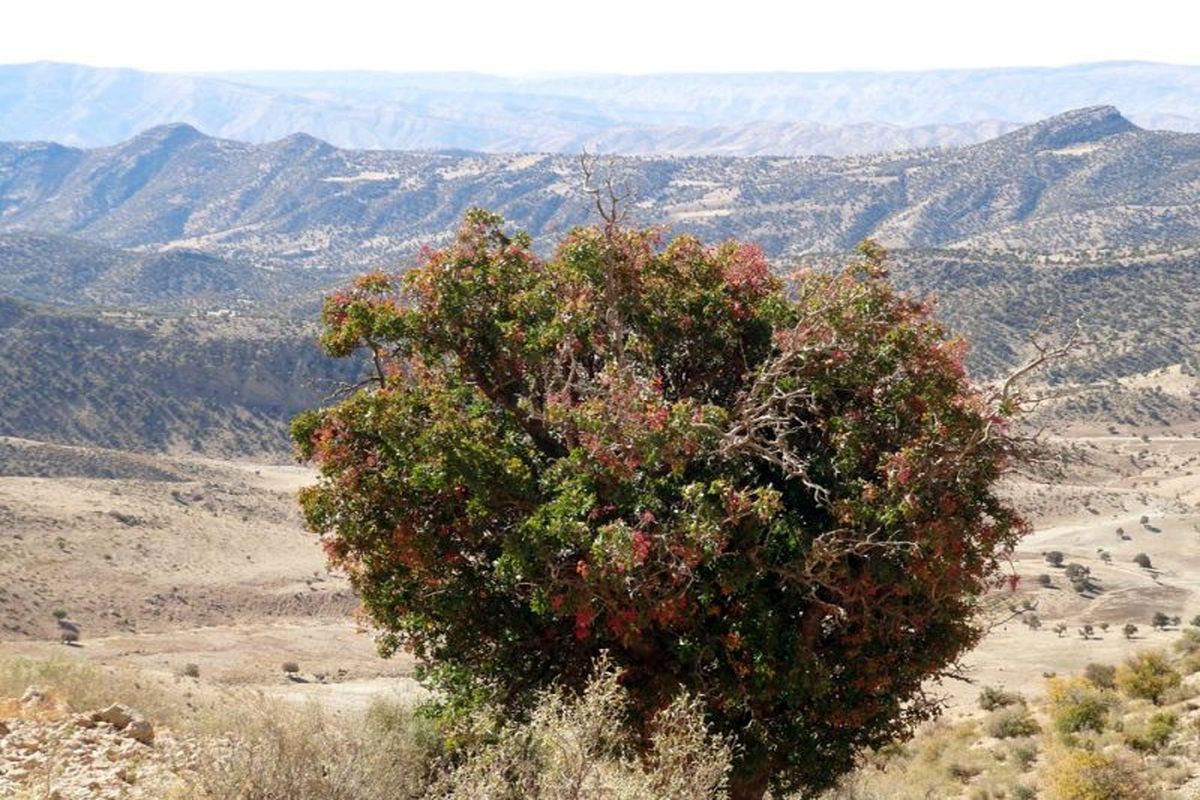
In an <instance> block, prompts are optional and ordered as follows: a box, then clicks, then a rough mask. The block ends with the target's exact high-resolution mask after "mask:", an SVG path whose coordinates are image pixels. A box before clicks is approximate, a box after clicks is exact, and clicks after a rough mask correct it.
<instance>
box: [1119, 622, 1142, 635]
mask: <svg viewBox="0 0 1200 800" xmlns="http://www.w3.org/2000/svg"><path fill="white" fill-rule="evenodd" d="M1121 632H1122V633H1123V634H1125V638H1126V639H1132V638H1133V637H1134V636H1136V635H1137V632H1138V626H1137V625H1134V624H1133V623H1132V622H1126V623H1125V627H1124V628H1122V629H1121Z"/></svg>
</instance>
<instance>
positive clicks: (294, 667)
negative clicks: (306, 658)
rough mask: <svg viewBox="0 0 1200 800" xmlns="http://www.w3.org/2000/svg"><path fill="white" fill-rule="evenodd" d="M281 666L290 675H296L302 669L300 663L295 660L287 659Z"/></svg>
mask: <svg viewBox="0 0 1200 800" xmlns="http://www.w3.org/2000/svg"><path fill="white" fill-rule="evenodd" d="M279 666H280V668H281V669H282V670H283V671H284V672H285V673H287V674H288V675H294V674H296V673H297V672H299V671H300V665H299V664H297V663H296V662H295V661H285V662H283V663H282V664H280V665H279Z"/></svg>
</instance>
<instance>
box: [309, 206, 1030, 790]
mask: <svg viewBox="0 0 1200 800" xmlns="http://www.w3.org/2000/svg"><path fill="white" fill-rule="evenodd" d="M323 320H324V324H325V334H324V339H323V342H324V345H325V347H326V348H327V350H328V352H329V353H331V354H333V355H335V356H346V355H350V354H351V353H353V352H355V351H359V350H365V351H366V352H367V353H368V354H369V355H370V357H371V360H372V362H373V363H372V371H371V375H372V377H371V378H370V379H369V380H368V381H367V382H366V383H365V384H364V385H363V386H362V387H360V388H358V389H357V390H356V391H354V392H353V393H351V394H349V395H348V396H347V397H345V399H343V400H342V401H341V402H339V403H337V404H336V405H332V406H330V407H327V408H322V409H319V410H316V411H313V412H310V413H307V414H304V415H302V416H300V417H299V418H297V420H296V421H295V423H294V426H293V432H294V436H295V440H296V442H297V443H298V446H299V449H300V453H301V455H302V457H303V458H304V459H306V460H309V461H311V462H313V463H314V464H315V465H316V466H317V467H318V469H319V472H320V479H319V482H318V484H317V485H315V486H313V487H312V488H309V489H307V490H305V491H304V492H303V494H302V503H303V507H304V511H305V515H306V518H307V521H308V524H309V525H310V526H311V528H312V529H313V530H314V531H317V532H319V533H320V534H321V536H322V538H323V542H324V545H325V548H326V550H327V552H328V554H329V557H330V559H331V560H332V562H333V563H334V564H336V565H337V566H339V567H341V568H343V569H344V570H345V571H346V572H347V573H348V574H349V576H350V578H351V580H352V582H353V584H354V586H355V588H356V589H357V591H358V592H359V593H360V594H361V597H362V601H363V605H364V607H365V610H366V612H367V613H368V614H369V615H370V617H371V619H372V620H373V621H374V623H375V624H376V625H377V626H378V627H379V629H380V631H381V636H380V642H381V646H382V649H383V651H384V652H385V653H390V652H392V651H394V650H396V649H397V648H401V647H403V648H405V649H407V650H410V651H411V652H413V653H414V654H415V655H416V656H417V658H418V659H419V660H420V662H421V663H422V664H424V665H425V670H426V673H425V674H426V677H427V678H428V679H429V680H430V681H431V682H432V684H433V685H434V686H435V687H437V688H438V689H439V690H441V696H442V697H443V698H445V700H446V701H447V702H449V703H455V702H478V701H480V700H485V699H486V700H490V701H493V702H498V703H501V704H503V705H504V706H506V707H508V708H510V709H511V710H512V711H513V712H514V713H519V712H520V709H521V708H522V704H523V703H524V702H526V701H527V700H528V699H529V698H531V697H532V696H533V693H532V691H531V690H533V689H535V688H537V687H542V686H545V685H547V684H549V683H551V682H554V681H560V682H563V683H565V684H566V685H582V684H583V683H584V682H585V681H586V679H587V677H588V676H589V673H590V670H591V666H592V664H593V662H594V660H595V659H596V657H597V656H598V654H600V653H601V652H603V651H607V652H608V653H609V654H610V657H611V659H612V661H613V662H614V663H615V664H616V665H617V666H619V667H620V668H621V670H622V681H623V683H624V685H625V686H626V687H627V688H628V689H629V691H630V695H631V697H633V698H634V701H635V703H636V705H637V709H636V712H635V714H634V717H635V719H634V720H633V721H634V722H635V723H636V722H637V720H639V719H649V718H651V716H652V714H653V712H654V711H656V710H658V709H661V708H663V707H665V706H666V705H667V704H668V703H669V702H670V701H671V699H672V698H673V697H674V696H676V695H677V694H678V693H679V692H680V691H681V690H687V691H689V692H692V693H696V694H698V695H700V696H702V697H703V698H704V701H705V703H706V704H707V708H708V714H709V719H710V721H711V723H712V725H713V726H714V727H715V728H716V729H717V730H719V731H721V732H723V733H725V734H728V735H730V736H732V737H733V738H734V739H735V740H736V742H737V745H738V751H737V760H736V767H735V774H734V777H733V780H732V784H731V795H732V796H733V797H734V798H753V797H759V796H761V795H762V793H763V792H764V791H765V789H766V788H767V786H768V784H770V785H771V786H773V787H775V788H776V789H777V790H789V789H801V790H805V791H817V790H819V789H821V788H823V787H827V786H828V785H830V784H831V783H832V782H833V781H835V780H836V779H837V778H838V776H840V775H841V774H842V773H844V772H845V771H847V770H848V769H850V768H851V767H852V765H853V762H854V758H855V755H856V754H857V753H858V752H859V751H860V750H862V749H863V748H867V747H873V746H877V745H881V744H883V743H885V742H888V741H890V740H893V739H894V738H896V737H901V736H904V735H905V734H906V733H907V732H908V731H909V730H910V729H911V728H912V726H913V724H914V723H916V722H918V721H920V720H924V719H926V718H928V717H929V716H930V715H931V714H932V713H933V712H934V711H935V705H936V704H935V703H934V702H933V701H932V700H931V699H930V698H929V697H927V696H926V695H925V694H924V692H923V688H922V686H923V684H924V683H925V682H926V681H927V679H929V678H930V677H931V676H936V675H938V674H940V673H942V672H943V671H945V670H946V669H947V668H948V667H950V666H952V665H953V664H954V662H955V661H956V659H957V658H958V657H959V656H960V655H961V654H962V653H963V652H964V651H965V650H966V649H968V648H970V647H971V646H972V645H973V644H974V643H975V642H976V641H977V639H978V637H979V630H978V629H977V627H976V625H975V624H974V615H975V613H976V601H977V599H978V598H979V596H980V595H981V593H983V592H984V591H986V590H987V588H988V586H989V583H990V582H991V581H992V580H994V579H995V577H996V574H997V569H998V565H999V561H1000V559H1001V558H1002V557H1003V555H1004V554H1005V553H1006V552H1007V551H1008V550H1009V549H1010V548H1011V547H1012V545H1013V544H1014V543H1015V542H1016V540H1017V539H1018V538H1019V537H1020V536H1021V535H1022V534H1023V533H1024V532H1025V530H1026V524H1025V522H1024V521H1023V520H1022V519H1021V518H1020V517H1019V516H1018V514H1017V513H1015V512H1014V511H1013V509H1011V508H1010V507H1009V506H1007V505H1006V504H1005V502H1004V501H1003V500H1002V499H1001V498H1000V497H998V496H997V494H996V493H995V491H994V487H995V484H996V482H997V479H998V478H1000V477H1001V475H1002V474H1003V473H1004V472H1005V470H1006V469H1007V468H1008V467H1009V466H1010V463H1011V462H1012V460H1013V458H1014V456H1015V455H1017V454H1018V452H1019V450H1018V447H1017V444H1016V442H1015V440H1014V438H1013V437H1012V436H1011V435H1010V434H1009V433H1007V432H1006V431H1007V424H1008V421H1009V418H1010V417H1011V416H1012V414H1013V412H1014V408H1015V404H1014V402H1013V401H1012V399H1011V398H1009V397H1007V395H1006V394H1003V393H995V394H984V393H982V392H981V391H978V390H976V389H975V388H973V387H972V386H971V385H970V383H969V382H968V379H967V377H966V376H965V374H964V371H963V364H962V359H963V353H964V344H963V343H962V342H961V341H959V340H957V339H953V338H950V337H949V336H948V335H947V333H946V331H945V330H944V329H943V328H942V326H941V325H939V324H938V322H937V321H936V320H934V318H933V317H932V316H931V309H930V307H929V305H928V304H926V303H922V302H916V301H914V300H911V299H909V298H906V297H904V296H901V295H899V294H898V293H897V292H896V291H895V290H894V289H893V288H892V286H891V285H890V284H889V283H888V281H887V279H886V271H885V269H884V266H883V256H882V253H881V251H879V250H878V248H875V247H873V246H871V245H869V244H868V245H865V246H864V247H862V248H860V258H859V259H858V260H856V261H855V262H854V263H853V264H851V265H850V266H849V267H848V268H847V269H846V270H845V271H844V272H842V273H840V274H824V273H818V272H809V273H802V274H798V275H797V276H795V277H794V280H792V281H790V282H788V283H785V282H784V281H782V280H780V279H779V278H777V277H775V276H773V275H772V273H771V271H770V270H769V268H768V264H767V262H766V261H765V260H764V258H763V256H762V254H761V252H760V251H759V250H758V249H757V248H756V247H754V246H752V245H748V244H739V243H736V242H730V243H726V244H722V245H718V246H715V247H707V246H705V245H703V244H702V243H701V242H699V241H697V240H696V239H694V238H691V237H688V236H680V237H677V238H674V239H672V240H670V241H669V242H664V241H663V238H662V236H661V235H660V233H659V232H657V231H653V230H629V229H624V228H622V227H620V226H618V225H617V224H615V222H613V221H611V220H610V222H609V224H606V225H604V226H601V227H589V228H581V229H577V230H574V231H572V232H570V233H569V234H568V235H567V236H566V237H565V238H564V239H563V240H562V242H561V243H559V245H558V247H557V250H556V251H555V253H554V254H553V256H552V257H550V258H548V259H543V258H540V257H538V256H537V255H536V254H535V253H534V251H533V250H532V249H531V242H530V240H529V238H528V237H527V236H526V235H524V234H521V233H510V232H507V231H506V229H505V226H504V224H503V221H502V220H501V219H499V218H498V217H496V216H494V215H491V214H488V213H485V212H483V211H473V212H471V213H470V214H468V216H467V218H466V220H465V221H464V223H463V225H462V227H461V229H460V230H459V231H458V234H457V237H456V238H455V239H454V241H453V243H452V244H450V245H448V246H446V247H444V248H442V249H436V250H428V251H427V252H425V254H424V255H423V257H422V260H421V263H420V264H418V265H417V266H416V267H414V268H413V269H412V270H410V271H409V272H408V273H407V274H405V275H404V276H403V278H402V279H401V278H395V277H392V276H388V275H384V274H373V275H367V276H364V277H362V278H360V279H359V280H357V281H356V282H355V283H354V285H353V286H352V287H351V288H349V289H347V290H346V291H343V292H340V293H338V294H335V295H333V296H332V297H330V298H329V299H328V300H327V302H326V304H325V307H324V311H323Z"/></svg>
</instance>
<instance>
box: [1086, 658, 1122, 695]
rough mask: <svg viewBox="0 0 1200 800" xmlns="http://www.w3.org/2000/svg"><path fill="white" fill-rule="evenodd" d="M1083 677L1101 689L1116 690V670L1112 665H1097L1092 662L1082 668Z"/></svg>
mask: <svg viewBox="0 0 1200 800" xmlns="http://www.w3.org/2000/svg"><path fill="white" fill-rule="evenodd" d="M1083 677H1085V678H1087V679H1088V680H1089V681H1091V682H1092V684H1093V685H1095V686H1098V687H1100V688H1101V689H1115V688H1117V683H1116V679H1117V668H1116V667H1114V666H1113V665H1112V664H1097V663H1096V662H1094V661H1093V662H1091V663H1090V664H1088V665H1087V666H1086V667H1084V668H1083Z"/></svg>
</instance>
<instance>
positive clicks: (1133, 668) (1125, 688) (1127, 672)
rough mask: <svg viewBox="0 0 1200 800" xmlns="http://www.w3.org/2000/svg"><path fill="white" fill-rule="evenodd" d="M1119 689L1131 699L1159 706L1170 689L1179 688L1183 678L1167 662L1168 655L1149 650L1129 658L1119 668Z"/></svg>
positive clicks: (1117, 679)
mask: <svg viewBox="0 0 1200 800" xmlns="http://www.w3.org/2000/svg"><path fill="white" fill-rule="evenodd" d="M1116 681H1117V688H1118V689H1120V690H1121V692H1122V693H1124V694H1126V695H1128V696H1129V697H1136V698H1140V699H1142V700H1149V701H1150V702H1152V703H1155V704H1157V703H1158V702H1159V701H1160V700H1161V699H1162V696H1163V694H1165V693H1166V692H1167V690H1168V689H1174V688H1175V687H1176V686H1178V685H1179V684H1180V683H1181V681H1182V677H1181V676H1180V674H1179V672H1177V671H1176V670H1175V668H1174V667H1172V666H1171V663H1170V661H1168V660H1167V656H1166V653H1163V652H1162V651H1160V650H1148V651H1145V652H1142V653H1138V654H1136V655H1134V656H1131V657H1130V658H1128V659H1127V660H1126V661H1125V663H1124V664H1122V665H1121V666H1119V667H1118V668H1117V678H1116Z"/></svg>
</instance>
